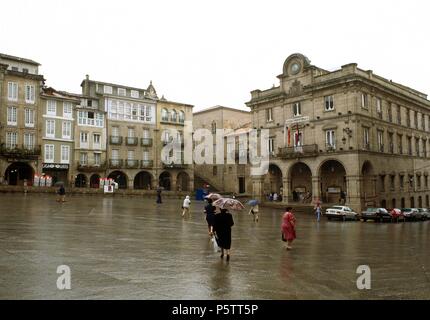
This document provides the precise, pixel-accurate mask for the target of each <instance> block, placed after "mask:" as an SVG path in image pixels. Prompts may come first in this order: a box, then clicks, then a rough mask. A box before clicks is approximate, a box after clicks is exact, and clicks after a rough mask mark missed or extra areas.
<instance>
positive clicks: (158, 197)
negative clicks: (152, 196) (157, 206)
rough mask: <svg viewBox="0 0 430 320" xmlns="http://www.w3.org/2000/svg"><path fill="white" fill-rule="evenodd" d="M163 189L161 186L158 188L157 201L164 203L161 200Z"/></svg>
mask: <svg viewBox="0 0 430 320" xmlns="http://www.w3.org/2000/svg"><path fill="white" fill-rule="evenodd" d="M161 190H162V188H161V187H158V188H157V203H162V202H161Z"/></svg>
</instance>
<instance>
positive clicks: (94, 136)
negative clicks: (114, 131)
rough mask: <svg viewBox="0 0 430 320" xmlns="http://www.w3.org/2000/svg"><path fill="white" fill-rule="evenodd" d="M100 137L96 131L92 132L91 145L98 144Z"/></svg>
mask: <svg viewBox="0 0 430 320" xmlns="http://www.w3.org/2000/svg"><path fill="white" fill-rule="evenodd" d="M100 139H101V135H100V134H98V133H94V134H93V145H94V147H95V146H98V147H99V146H100V141H101V140H100Z"/></svg>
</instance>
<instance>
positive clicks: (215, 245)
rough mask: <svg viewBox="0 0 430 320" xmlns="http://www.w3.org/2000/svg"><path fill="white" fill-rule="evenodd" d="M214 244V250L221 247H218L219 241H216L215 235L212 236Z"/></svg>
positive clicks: (216, 250)
mask: <svg viewBox="0 0 430 320" xmlns="http://www.w3.org/2000/svg"><path fill="white" fill-rule="evenodd" d="M212 245H213V247H214V251H215V252H218V250H219V247H218V243H217V241H216V239H215V236H213V237H212Z"/></svg>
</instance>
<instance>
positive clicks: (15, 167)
mask: <svg viewBox="0 0 430 320" xmlns="http://www.w3.org/2000/svg"><path fill="white" fill-rule="evenodd" d="M33 176H34V170H33V168H32V167H31V166H30V165H29V164H28V163H25V162H14V163H12V164H11V165H10V166H9V167H8V168H7V169H6V172H5V179H6V180H7V182H8V184H9V185H12V186H17V185H20V186H21V185H23V184H24V180H27V185H29V186H30V185H32V184H33Z"/></svg>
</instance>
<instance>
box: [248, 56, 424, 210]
mask: <svg viewBox="0 0 430 320" xmlns="http://www.w3.org/2000/svg"><path fill="white" fill-rule="evenodd" d="M278 79H279V81H280V84H279V86H277V87H273V88H271V89H268V90H263V91H262V90H254V91H252V92H251V100H250V101H249V102H247V103H246V104H247V106H248V107H249V108H250V109H251V113H252V125H253V127H254V128H256V129H269V130H270V139H269V141H268V147H269V150H270V152H271V157H270V167H269V172H268V174H267V175H265V176H260V177H253V192H254V194H255V195H256V196H260V197H262V196H263V195H264V194H267V193H268V192H275V191H276V192H279V191H281V192H282V193H283V194H284V197H283V201H284V202H297V201H301V202H311V201H312V199H315V198H321V199H322V201H323V202H325V203H338V202H339V201H342V202H346V204H347V205H350V206H351V207H352V208H353V209H355V210H361V209H363V208H364V207H367V206H383V207H422V206H425V207H429V206H430V203H429V201H430V200H429V195H430V188H429V182H428V180H429V179H428V175H429V171H430V166H429V161H428V160H429V159H428V157H429V152H428V150H429V137H430V123H429V120H430V101H429V100H428V99H427V95H426V94H424V93H421V92H418V91H416V90H414V89H411V88H409V87H407V86H404V85H401V84H398V83H395V82H393V81H391V80H387V79H385V78H383V77H381V76H378V75H376V74H374V73H373V72H372V71H371V70H362V69H360V68H358V67H357V64H355V63H351V64H347V65H344V66H342V67H341V68H340V69H339V70H336V71H333V72H329V71H326V70H324V69H322V68H319V67H316V66H314V65H312V64H311V63H310V61H309V59H308V58H306V57H305V56H303V55H302V54H292V55H291V56H289V57H288V58H287V59H286V60H285V62H284V65H283V68H282V74H280V75H279V76H278ZM341 195H343V197H341ZM341 198H342V199H341ZM343 198H344V199H343Z"/></svg>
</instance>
